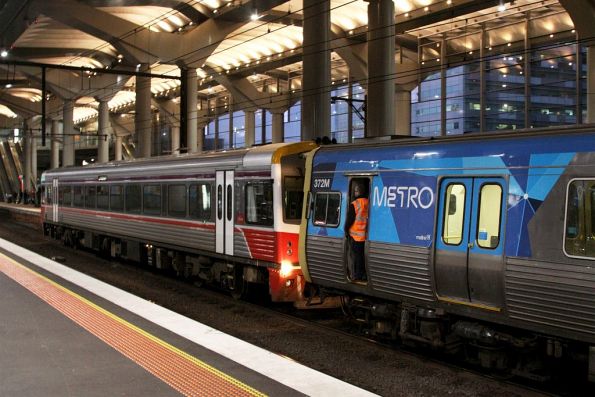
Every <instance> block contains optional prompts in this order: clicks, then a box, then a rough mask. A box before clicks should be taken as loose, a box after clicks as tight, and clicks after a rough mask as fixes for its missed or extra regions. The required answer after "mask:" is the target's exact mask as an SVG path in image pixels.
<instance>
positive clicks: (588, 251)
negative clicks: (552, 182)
mask: <svg viewBox="0 0 595 397" xmlns="http://www.w3.org/2000/svg"><path fill="white" fill-rule="evenodd" d="M594 212H595V181H594V180H573V181H572V182H570V184H569V185H568V192H567V198H566V225H565V229H564V230H565V232H564V252H565V253H566V255H569V256H578V257H588V258H595V238H594V237H595V236H594V234H595V215H594Z"/></svg>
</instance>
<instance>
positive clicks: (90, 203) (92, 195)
mask: <svg viewBox="0 0 595 397" xmlns="http://www.w3.org/2000/svg"><path fill="white" fill-rule="evenodd" d="M96 193H97V188H96V187H95V186H86V187H85V208H95V207H96V206H97V194H96Z"/></svg>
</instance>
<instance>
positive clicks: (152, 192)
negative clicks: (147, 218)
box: [143, 185, 161, 215]
mask: <svg viewBox="0 0 595 397" xmlns="http://www.w3.org/2000/svg"><path fill="white" fill-rule="evenodd" d="M143 213H144V214H148V215H161V185H144V186H143Z"/></svg>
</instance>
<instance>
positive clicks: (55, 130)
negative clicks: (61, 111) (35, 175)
mask: <svg viewBox="0 0 595 397" xmlns="http://www.w3.org/2000/svg"><path fill="white" fill-rule="evenodd" d="M59 135H60V121H59V120H52V139H51V144H50V169H54V168H58V167H60V141H59V140H58V136H59Z"/></svg>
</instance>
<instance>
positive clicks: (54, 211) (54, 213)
mask: <svg viewBox="0 0 595 397" xmlns="http://www.w3.org/2000/svg"><path fill="white" fill-rule="evenodd" d="M59 197H60V194H59V192H58V178H54V179H52V221H53V222H58V221H59V220H60V219H59V214H58V204H59V202H58V200H59Z"/></svg>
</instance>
